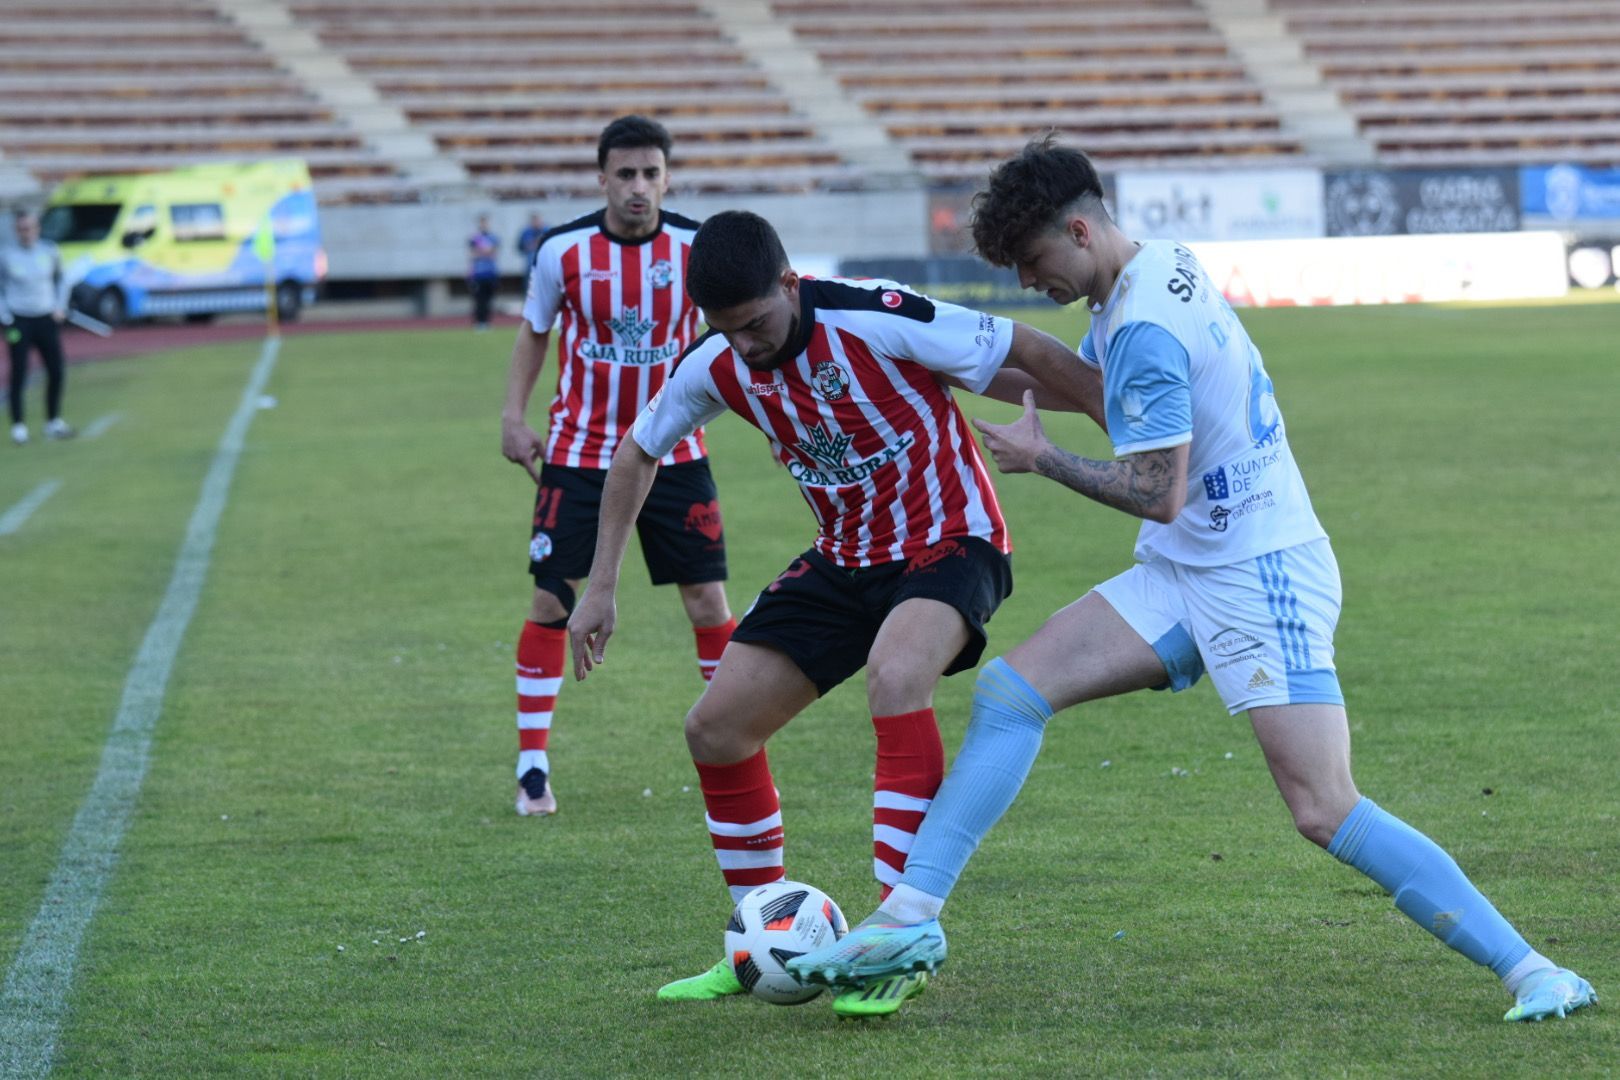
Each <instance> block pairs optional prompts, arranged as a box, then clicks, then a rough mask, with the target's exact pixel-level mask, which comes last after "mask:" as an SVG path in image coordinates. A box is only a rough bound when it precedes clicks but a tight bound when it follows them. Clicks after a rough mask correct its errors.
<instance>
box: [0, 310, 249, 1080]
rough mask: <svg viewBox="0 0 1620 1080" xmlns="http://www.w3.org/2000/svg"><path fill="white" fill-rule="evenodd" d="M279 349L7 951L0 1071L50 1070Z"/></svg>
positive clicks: (220, 467) (189, 531) (229, 445)
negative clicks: (12, 954) (58, 849)
mask: <svg viewBox="0 0 1620 1080" xmlns="http://www.w3.org/2000/svg"><path fill="white" fill-rule="evenodd" d="M280 347H281V340H280V339H279V338H267V339H266V340H265V343H264V349H263V351H261V352H260V354H259V362H258V363H257V364H256V365H254V368H253V373H252V375H250V376H249V377H248V383H247V389H246V390H244V391H243V392H242V401H241V404H239V405H238V406H237V407H236V413H235V414H234V415H233V416H232V417H231V421H230V424H229V425H227V426H226V428H225V434H224V436H223V437H222V438H221V439H220V440H219V448H218V449H217V450H216V451H215V452H214V460H213V462H212V463H211V464H210V465H209V467H208V475H207V477H206V478H204V480H203V486H202V494H201V496H199V497H198V499H197V506H196V509H194V510H193V511H192V512H191V522H190V523H189V524H188V525H187V526H186V538H185V541H184V542H183V543H182V544H181V546H180V555H179V557H178V558H177V559H176V560H175V566H174V576H173V577H172V578H170V579H169V587H168V589H167V590H166V591H165V592H164V594H163V601H162V603H161V604H159V605H158V611H157V615H156V616H154V617H153V619H152V625H151V626H149V627H147V630H146V637H145V639H143V640H142V641H141V648H140V651H139V652H137V653H136V654H135V663H134V665H133V666H132V667H131V668H130V669H129V676H128V678H127V679H126V680H125V681H124V696H123V699H122V700H121V701H120V702H119V703H118V715H117V716H116V717H115V718H114V720H113V726H112V732H111V734H109V735H108V736H107V743H106V746H105V747H104V748H103V750H102V753H101V768H100V770H99V771H98V772H97V773H96V779H95V783H93V784H92V785H91V786H90V794H89V795H87V796H86V797H85V800H84V804H83V805H82V806H80V807H79V812H78V814H77V815H76V816H75V817H74V819H73V828H72V830H71V831H70V832H69V833H68V837H67V841H66V842H65V843H64V844H63V845H62V854H61V857H60V858H59V859H58V860H57V864H56V869H55V871H53V872H52V874H51V880H50V883H49V884H48V885H46V887H45V898H44V900H43V902H42V903H41V904H40V906H39V913H38V914H37V915H35V916H34V921H33V922H32V923H31V924H30V925H29V927H28V933H27V935H26V936H25V937H24V938H23V942H22V946H21V947H20V948H19V949H18V950H17V958H16V960H15V961H14V962H13V963H12V965H11V971H10V972H9V973H8V974H7V975H6V984H5V988H4V990H0V1076H6V1077H42V1076H46V1075H48V1074H49V1073H50V1071H51V1064H52V1059H53V1058H54V1057H55V1054H56V1040H57V1036H58V1035H59V1034H60V1033H61V1028H62V1019H63V1016H64V1015H65V1013H66V1012H67V998H68V991H69V989H70V988H71V986H72V983H73V971H74V968H75V966H76V965H77V963H78V957H79V944H80V942H81V941H82V940H83V939H84V933H85V930H86V929H87V928H88V927H89V925H90V920H91V919H92V918H94V917H95V913H96V905H97V904H98V903H99V902H100V900H101V893H102V890H103V889H104V888H106V885H107V881H108V880H109V879H110V878H111V877H112V872H113V866H114V864H115V863H116V862H117V861H118V844H119V841H120V840H121V839H122V838H123V835H124V828H125V826H127V825H128V824H129V817H130V814H131V812H132V811H133V810H134V807H135V798H136V796H137V795H138V794H139V793H140V789H141V781H142V780H144V779H145V777H146V766H147V759H148V754H149V751H150V750H151V745H152V727H153V725H154V724H155V723H156V722H157V718H158V714H159V712H160V711H161V710H162V706H163V695H164V691H165V688H166V687H167V686H168V682H169V671H170V669H171V668H173V666H174V658H175V654H176V653H177V652H179V650H180V640H181V638H182V637H183V636H184V634H185V632H186V626H187V624H189V623H190V622H191V615H192V612H194V611H195V610H196V608H197V599H198V597H199V595H200V594H201V593H202V587H203V579H204V577H205V576H206V575H207V573H208V561H209V557H210V555H211V554H212V553H213V548H214V532H215V530H216V529H217V527H218V526H219V518H220V514H221V513H222V512H223V511H224V509H225V500H226V497H227V496H228V495H229V493H230V486H231V475H232V473H234V472H235V471H236V461H237V458H238V457H239V456H241V453H242V442H243V438H244V436H245V435H246V434H247V428H248V422H249V421H250V420H252V419H253V414H254V412H255V411H257V408H258V400H259V394H260V393H261V392H262V391H263V390H264V384H265V381H266V380H267V379H268V378H269V377H270V369H271V368H273V367H274V366H275V362H276V354H277V353H278V352H279V351H280Z"/></svg>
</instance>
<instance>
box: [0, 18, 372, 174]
mask: <svg viewBox="0 0 1620 1080" xmlns="http://www.w3.org/2000/svg"><path fill="white" fill-rule="evenodd" d="M0 102H3V103H4V104H3V105H0V152H4V153H5V155H6V156H7V158H9V159H12V160H15V161H17V162H19V163H21V164H22V165H24V166H25V167H26V168H27V169H28V170H29V171H30V172H32V173H33V174H34V175H35V176H36V177H37V178H38V179H39V180H41V181H42V182H45V183H47V184H48V183H51V182H53V181H56V180H60V179H64V178H67V177H71V176H77V175H84V174H89V173H98V172H142V171H150V170H154V169H164V168H170V167H173V166H177V165H184V164H193V163H199V162H207V161H221V160H238V159H242V158H254V157H265V156H285V155H289V154H295V155H297V156H300V157H302V158H304V159H305V160H307V161H308V162H309V165H310V171H311V173H312V174H313V176H314V177H315V179H316V184H317V187H318V188H320V189H321V191H322V196H323V197H329V195H330V196H336V197H339V198H341V197H343V196H342V192H343V187H342V185H344V184H346V183H354V182H355V181H357V180H361V181H363V180H366V179H367V178H384V179H386V178H387V177H388V175H389V174H390V173H391V172H392V171H393V170H392V169H391V167H390V166H389V165H388V164H387V163H386V162H385V161H382V160H380V159H378V158H377V157H376V156H375V155H374V154H372V153H371V152H370V151H369V150H368V149H367V148H366V146H365V145H364V142H363V141H362V140H361V139H360V137H359V136H358V135H356V134H355V133H354V132H353V131H351V130H350V129H349V128H348V127H347V126H346V125H344V124H343V123H342V122H341V121H340V120H339V119H338V118H337V117H336V116H334V115H333V114H332V112H331V110H329V109H328V108H327V107H325V106H324V105H322V104H321V103H320V102H319V101H318V100H317V99H316V98H315V97H314V96H313V95H312V94H310V93H309V91H308V90H307V88H305V87H303V86H301V85H300V84H299V83H298V81H297V80H296V79H294V78H293V77H291V76H289V75H288V74H286V73H285V72H282V71H280V70H278V69H277V68H276V66H275V64H274V63H273V62H272V60H271V59H270V58H269V57H268V56H266V55H265V53H264V52H263V50H261V49H260V48H259V47H258V46H257V45H255V44H254V43H253V42H252V41H250V40H249V39H248V38H247V37H246V36H245V35H244V34H243V32H242V31H241V30H240V29H239V28H237V27H236V26H235V25H234V24H233V23H231V22H229V21H228V20H226V19H225V18H224V17H223V16H221V15H220V14H219V12H218V11H217V10H216V9H215V8H214V6H213V5H212V4H208V3H203V2H199V0H178V2H164V3H157V2H154V0H146V2H141V0H53V2H51V3H49V4H46V3H41V2H38V0H24V2H23V3H20V4H17V5H8V6H7V9H6V15H5V22H4V24H3V26H0ZM328 188H330V189H331V191H330V192H328V190H327V189H328Z"/></svg>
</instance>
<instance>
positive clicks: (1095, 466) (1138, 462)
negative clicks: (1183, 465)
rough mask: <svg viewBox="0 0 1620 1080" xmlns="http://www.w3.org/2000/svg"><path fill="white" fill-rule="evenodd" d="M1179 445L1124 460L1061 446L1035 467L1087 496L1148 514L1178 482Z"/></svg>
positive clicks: (1038, 460) (1039, 459) (1048, 450)
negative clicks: (1096, 458) (1083, 454)
mask: <svg viewBox="0 0 1620 1080" xmlns="http://www.w3.org/2000/svg"><path fill="white" fill-rule="evenodd" d="M1175 452H1176V448H1175V447H1169V448H1167V449H1164V450H1148V451H1145V452H1144V453H1140V454H1131V455H1130V456H1128V457H1126V458H1125V459H1124V460H1122V461H1092V460H1091V459H1090V458H1083V457H1080V456H1079V455H1077V454H1071V453H1069V452H1068V451H1067V450H1064V449H1063V448H1061V447H1058V446H1050V445H1049V446H1048V447H1047V448H1046V449H1045V450H1043V451H1041V453H1040V454H1039V455H1038V456H1037V457H1036V458H1035V471H1036V472H1038V473H1040V474H1041V475H1042V476H1044V477H1046V478H1047V479H1049V480H1056V481H1057V482H1058V483H1060V484H1062V485H1063V486H1064V487H1067V488H1072V489H1073V490H1075V491H1078V492H1079V493H1080V494H1082V495H1084V496H1086V497H1087V498H1091V499H1096V500H1097V501H1098V502H1100V503H1103V504H1105V505H1107V506H1112V507H1114V508H1115V509H1116V510H1123V511H1125V512H1126V513H1127V514H1130V515H1131V516H1132V517H1139V518H1145V517H1147V516H1148V514H1149V513H1150V512H1151V511H1152V510H1153V509H1154V508H1155V507H1157V506H1158V505H1159V504H1160V503H1161V502H1163V500H1164V499H1165V497H1166V496H1168V495H1169V494H1170V486H1171V485H1172V484H1174V483H1175V477H1176V471H1175V465H1174V455H1175Z"/></svg>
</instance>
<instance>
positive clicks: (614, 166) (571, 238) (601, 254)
mask: <svg viewBox="0 0 1620 1080" xmlns="http://www.w3.org/2000/svg"><path fill="white" fill-rule="evenodd" d="M670 147H671V140H670V137H669V132H667V131H666V130H665V129H664V127H663V125H661V124H659V123H657V122H655V121H652V120H648V119H646V118H645V117H641V116H622V117H620V118H618V119H617V120H614V121H613V122H612V123H611V124H609V125H608V126H607V127H606V128H604V129H603V130H602V134H601V137H600V139H599V140H598V142H597V151H596V157H597V163H598V165H599V166H600V168H601V170H602V173H601V177H600V182H601V185H602V191H603V194H604V196H605V197H606V205H605V206H604V207H603V208H602V209H601V210H598V211H596V212H595V213H592V214H587V215H586V216H584V217H582V218H580V219H578V220H577V221H571V222H569V223H568V224H566V225H563V226H560V227H559V228H555V229H552V230H551V231H550V232H548V233H546V234H545V235H544V236H543V237H542V238H541V240H540V246H539V248H538V249H537V250H536V252H535V258H534V263H533V265H532V266H531V267H530V270H529V291H528V297H527V299H526V300H525V301H524V306H523V324H522V326H521V327H520V328H519V330H518V336H517V342H516V343H515V344H514V345H513V347H512V366H511V371H510V374H509V375H508V377H507V387H506V405H505V408H504V409H503V411H502V413H501V452H502V453H503V454H505V455H506V457H507V459H508V460H510V461H514V462H516V463H518V464H519V465H522V466H523V467H524V468H525V469H527V470H528V471H529V474H530V475H531V476H533V477H534V480H535V483H536V485H538V488H539V490H538V492H537V493H536V497H535V503H534V524H533V529H532V532H531V539H530V543H529V573H530V574H531V575H532V576H533V577H534V585H535V588H534V598H533V601H532V603H531V605H530V608H529V617H528V620H527V621H526V622H524V624H523V632H522V635H521V636H520V637H519V639H518V650H517V692H518V714H517V722H518V764H517V775H518V791H517V812H518V813H519V814H524V815H537V814H550V813H554V812H555V811H556V809H557V798H556V795H555V794H554V793H553V791H552V790H551V761H550V757H549V754H548V751H547V743H548V741H549V739H550V734H551V718H552V713H553V710H554V709H555V707H556V701H557V692H558V690H559V689H560V688H561V686H562V673H563V663H564V660H565V657H566V656H567V639H568V634H567V624H568V613H569V612H570V611H572V610H573V606H574V597H575V595H576V593H577V591H578V589H579V586H580V582H581V580H582V579H584V578H585V577H587V576H588V575H589V574H590V569H591V555H592V553H593V551H594V550H595V548H596V520H597V507H598V504H599V503H600V500H601V494H602V483H603V480H604V479H605V477H606V476H607V468H608V464H609V462H610V461H611V460H612V458H613V452H614V450H615V449H616V448H617V447H618V445H619V442H620V440H621V439H622V438H623V437H624V434H625V432H626V431H628V430H629V428H630V425H631V423H633V422H634V421H635V418H636V416H637V415H639V414H640V412H641V410H642V409H643V408H645V407H646V405H647V402H648V401H650V400H651V399H652V398H653V397H654V396H655V395H656V394H657V393H658V392H659V391H660V390H661V389H663V386H664V383H665V381H666V380H668V378H669V375H670V372H671V371H673V370H674V367H675V361H676V360H677V359H678V358H679V357H680V355H681V353H682V352H684V351H685V350H686V348H687V347H688V346H689V345H691V343H692V340H693V338H694V337H695V336H696V334H697V324H698V313H697V307H696V305H694V304H693V302H692V300H691V299H690V298H689V297H688V296H687V295H686V262H687V257H688V255H689V253H690V251H691V246H692V236H693V233H694V232H695V231H696V230H697V227H698V223H697V222H695V221H692V220H691V219H689V218H685V217H681V216H680V215H679V214H674V213H671V212H669V211H666V210H663V209H662V208H661V207H662V202H663V197H664V193H665V191H666V190H668V187H669V171H668V159H669V151H670ZM554 323H556V325H557V326H558V327H559V332H558V343H557V393H556V395H555V396H554V397H553V398H552V400H551V410H550V425H549V431H548V433H547V436H546V438H545V439H544V440H543V441H542V440H541V438H540V436H539V435H538V434H537V433H536V432H535V431H533V430H532V429H530V428H529V426H528V424H527V423H526V422H525V420H524V413H525V411H526V409H527V407H528V403H529V395H530V394H531V393H532V392H533V390H534V384H535V380H536V379H538V378H539V375H540V368H541V366H542V365H543V364H544V362H545V355H546V350H547V348H548V347H549V345H550V341H551V332H552V327H553V324H554ZM537 463H538V468H537V467H536V465H537ZM660 464H662V465H663V466H664V469H663V471H662V472H661V473H660V474H659V477H658V483H657V484H656V485H655V486H654V487H653V490H652V492H651V494H650V496H649V498H648V500H647V505H646V507H645V508H644V509H643V510H642V512H641V515H640V517H639V519H638V520H637V526H638V528H639V530H640V533H641V540H642V547H643V550H644V553H645V555H646V559H647V569H648V572H649V573H650V574H651V576H652V580H653V582H654V583H655V584H660V585H662V584H675V585H676V586H678V587H679V589H680V594H681V603H682V604H683V605H684V606H685V608H686V614H687V617H688V618H690V619H691V621H692V627H693V633H694V636H695V637H696V639H697V654H698V668H699V672H700V674H701V675H702V676H703V678H704V680H705V681H706V680H707V679H708V678H709V677H710V676H711V675H712V673H713V671H714V668H715V665H716V664H718V663H719V660H720V654H721V653H722V652H723V651H724V650H725V647H726V642H727V640H728V639H729V638H730V636H731V630H732V627H733V626H734V625H735V624H734V623H733V621H732V618H731V609H730V608H729V607H728V606H727V604H726V593H725V578H726V547H725V535H724V532H723V530H722V527H721V519H720V503H719V501H718V499H717V498H716V495H715V488H714V481H713V479H712V478H711V477H710V475H709V463H708V460H707V458H706V457H705V451H704V447H703V431H702V429H701V428H698V429H696V430H694V431H691V432H689V433H687V434H686V436H685V437H684V438H682V439H680V440H679V441H678V442H676V443H675V444H673V445H672V446H670V447H669V448H668V450H667V452H666V453H664V454H663V455H662V456H661V459H660Z"/></svg>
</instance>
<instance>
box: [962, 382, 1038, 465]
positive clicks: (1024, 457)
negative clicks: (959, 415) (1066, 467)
mask: <svg viewBox="0 0 1620 1080" xmlns="http://www.w3.org/2000/svg"><path fill="white" fill-rule="evenodd" d="M973 426H974V427H975V428H977V429H978V432H979V438H980V439H981V440H982V441H983V442H984V448H985V449H986V450H988V451H989V452H990V456H991V457H993V458H995V459H996V468H998V469H1000V470H1001V471H1002V472H1004V473H1021V472H1034V471H1035V459H1036V458H1038V457H1040V455H1041V451H1043V450H1044V449H1046V446H1047V442H1046V429H1045V428H1044V427H1042V426H1041V417H1040V414H1039V413H1037V412H1036V411H1035V391H1033V390H1025V391H1024V415H1023V416H1020V417H1019V418H1018V419H1017V420H1014V421H1013V422H1012V423H1010V424H987V423H985V422H984V421H983V420H974V421H973Z"/></svg>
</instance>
